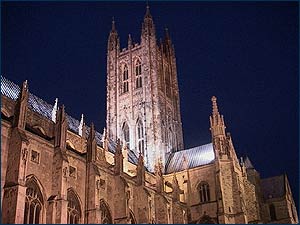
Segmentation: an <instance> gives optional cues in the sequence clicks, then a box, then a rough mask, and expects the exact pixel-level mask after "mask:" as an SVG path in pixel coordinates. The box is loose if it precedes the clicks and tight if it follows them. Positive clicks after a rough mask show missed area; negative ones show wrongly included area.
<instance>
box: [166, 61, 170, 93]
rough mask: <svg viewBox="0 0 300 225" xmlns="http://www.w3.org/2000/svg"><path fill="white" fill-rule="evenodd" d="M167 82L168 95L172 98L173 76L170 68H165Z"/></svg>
mask: <svg viewBox="0 0 300 225" xmlns="http://www.w3.org/2000/svg"><path fill="white" fill-rule="evenodd" d="M165 68H166V69H165V82H166V95H167V96H168V97H169V98H170V97H171V74H170V70H169V67H168V66H166V67H165Z"/></svg>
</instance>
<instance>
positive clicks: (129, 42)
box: [128, 34, 132, 48]
mask: <svg viewBox="0 0 300 225" xmlns="http://www.w3.org/2000/svg"><path fill="white" fill-rule="evenodd" d="M131 45H132V39H131V35H130V34H128V48H130V47H131Z"/></svg>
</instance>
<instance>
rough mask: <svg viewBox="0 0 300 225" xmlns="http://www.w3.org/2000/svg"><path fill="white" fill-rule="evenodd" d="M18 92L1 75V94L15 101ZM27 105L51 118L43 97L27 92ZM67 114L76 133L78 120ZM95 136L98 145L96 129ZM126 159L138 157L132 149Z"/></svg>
mask: <svg viewBox="0 0 300 225" xmlns="http://www.w3.org/2000/svg"><path fill="white" fill-rule="evenodd" d="M19 93H20V87H19V86H18V85H17V84H15V83H13V82H12V81H10V80H8V79H6V78H5V77H3V76H2V75H1V94H2V95H4V96H6V97H8V98H10V99H12V100H14V101H16V100H17V99H18V96H19ZM28 107H29V108H30V109H31V110H32V111H34V112H36V113H38V114H40V115H42V116H44V117H45V118H47V119H49V120H51V114H52V109H53V105H51V104H48V103H47V102H45V101H44V100H43V99H41V98H39V97H37V96H36V95H34V94H32V93H29V97H28ZM66 116H67V120H68V129H69V130H71V131H73V132H74V133H76V134H78V127H79V123H80V122H79V120H77V119H75V118H73V117H72V116H70V115H68V114H66ZM86 128H87V129H86V134H87V135H88V134H89V130H90V129H89V127H88V126H87V127H86ZM95 138H96V142H97V144H98V145H99V146H102V134H101V133H100V132H98V131H96V133H95ZM115 148H116V143H114V142H113V141H111V140H109V144H108V150H109V151H110V152H112V153H115ZM128 160H129V162H131V163H134V164H137V162H138V158H137V156H136V155H135V153H134V152H133V151H131V150H130V151H129V153H128Z"/></svg>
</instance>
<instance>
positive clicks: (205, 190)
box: [198, 182, 210, 202]
mask: <svg viewBox="0 0 300 225" xmlns="http://www.w3.org/2000/svg"><path fill="white" fill-rule="evenodd" d="M198 191H199V195H200V202H209V201H210V191H209V185H208V183H206V182H201V183H200V184H199V186H198Z"/></svg>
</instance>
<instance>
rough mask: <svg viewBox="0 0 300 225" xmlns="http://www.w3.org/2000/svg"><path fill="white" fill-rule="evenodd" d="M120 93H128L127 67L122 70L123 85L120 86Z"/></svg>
mask: <svg viewBox="0 0 300 225" xmlns="http://www.w3.org/2000/svg"><path fill="white" fill-rule="evenodd" d="M122 88H123V89H122V93H126V92H128V91H129V76H128V67H127V65H125V66H124V69H123V84H122Z"/></svg>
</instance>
